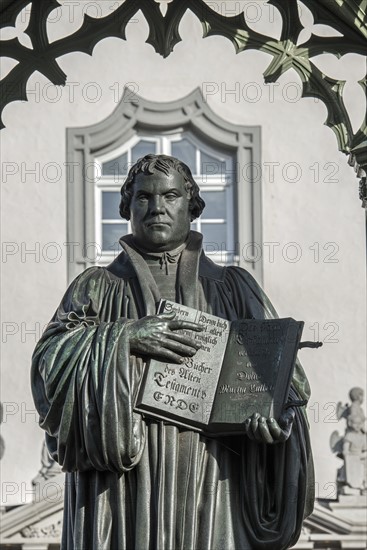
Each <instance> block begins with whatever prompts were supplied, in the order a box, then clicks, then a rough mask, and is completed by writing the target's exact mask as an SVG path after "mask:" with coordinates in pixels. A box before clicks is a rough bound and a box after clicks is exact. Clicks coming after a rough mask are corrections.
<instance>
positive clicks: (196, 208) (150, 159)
mask: <svg viewBox="0 0 367 550" xmlns="http://www.w3.org/2000/svg"><path fill="white" fill-rule="evenodd" d="M155 172H160V173H163V174H165V175H166V176H168V175H173V176H174V174H175V173H178V174H180V175H181V176H182V177H183V179H184V182H185V188H186V191H188V193H189V194H190V205H189V209H190V221H191V222H192V221H193V220H195V219H196V218H198V217H199V216H200V215H201V213H202V211H203V210H204V207H205V202H204V201H203V199H202V198H201V197H200V195H199V193H200V189H199V186H198V184H197V183H196V181H195V180H194V178H193V176H192V174H191V170H190V168H189V167H188V166H187V165H186V164H185V163H184V162H182V161H181V160H178V159H177V158H175V157H170V156H168V155H153V154H149V155H145V157H142V158H140V159H139V160H138V161H137V162H136V163H135V164H134V165H133V166H132V167H131V168H130V170H129V173H128V175H127V178H126V180H125V182H124V184H123V186H122V187H121V202H120V216H121V217H122V218H124V219H125V220H130V204H131V198H132V196H133V186H134V182H135V180H136V177H137V176H138V175H139V174H145V175H153V174H154V173H155Z"/></svg>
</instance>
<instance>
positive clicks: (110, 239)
mask: <svg viewBox="0 0 367 550" xmlns="http://www.w3.org/2000/svg"><path fill="white" fill-rule="evenodd" d="M127 228H128V225H127V223H126V222H125V223H124V222H121V223H103V224H102V249H103V250H104V251H110V250H118V247H119V244H118V242H119V239H120V238H121V237H122V236H123V235H126V234H127Z"/></svg>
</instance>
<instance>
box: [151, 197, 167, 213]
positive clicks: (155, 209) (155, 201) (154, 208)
mask: <svg viewBox="0 0 367 550" xmlns="http://www.w3.org/2000/svg"><path fill="white" fill-rule="evenodd" d="M150 210H151V212H152V214H162V213H164V212H165V211H166V207H165V204H164V199H163V197H161V196H159V195H155V196H154V197H152V200H151V206H150Z"/></svg>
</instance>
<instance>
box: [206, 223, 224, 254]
mask: <svg viewBox="0 0 367 550" xmlns="http://www.w3.org/2000/svg"><path fill="white" fill-rule="evenodd" d="M201 232H202V234H203V242H204V243H205V244H208V243H214V244H216V245H218V247H219V249H220V248H221V247H222V248H224V249H225V248H226V247H227V224H226V223H202V224H201Z"/></svg>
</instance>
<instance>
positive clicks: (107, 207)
mask: <svg viewBox="0 0 367 550" xmlns="http://www.w3.org/2000/svg"><path fill="white" fill-rule="evenodd" d="M120 200H121V195H120V193H118V192H117V191H102V218H103V219H104V220H118V219H119V217H120V214H119V205H120Z"/></svg>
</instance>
